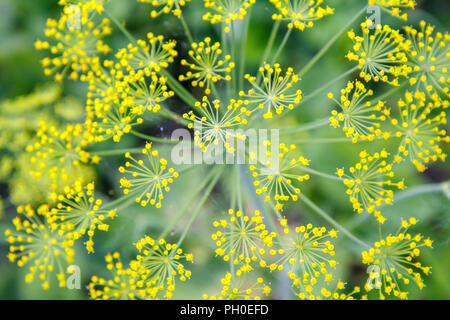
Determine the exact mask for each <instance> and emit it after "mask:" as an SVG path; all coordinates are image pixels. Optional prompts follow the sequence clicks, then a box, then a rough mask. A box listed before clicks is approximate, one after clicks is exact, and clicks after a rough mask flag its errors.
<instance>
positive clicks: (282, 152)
mask: <svg viewBox="0 0 450 320" xmlns="http://www.w3.org/2000/svg"><path fill="white" fill-rule="evenodd" d="M264 145H265V146H266V147H267V153H266V156H267V157H266V159H264V160H262V159H261V158H257V157H256V155H252V154H251V155H250V159H251V160H252V161H253V160H256V161H257V164H255V165H251V166H250V171H251V172H252V176H253V178H254V180H255V181H254V182H253V185H254V186H255V188H256V193H257V194H265V195H266V196H265V198H264V200H265V201H266V202H270V201H272V200H275V201H276V205H275V209H276V210H282V209H283V203H285V202H286V201H289V200H292V201H297V200H298V195H299V194H300V192H301V191H300V188H298V187H297V186H295V185H294V182H295V181H297V182H303V181H307V180H309V178H310V176H309V174H301V173H299V172H298V171H299V170H300V171H301V167H302V166H308V165H309V160H308V159H305V158H304V157H302V156H301V157H298V158H294V157H293V155H292V152H293V151H294V150H295V149H296V147H295V145H290V146H289V147H288V146H286V145H285V144H284V143H281V144H280V145H279V152H278V153H277V154H276V155H272V154H271V151H270V148H269V147H270V145H271V143H270V141H266V142H265V143H264ZM274 156H275V157H278V159H274V158H273V157H274Z"/></svg>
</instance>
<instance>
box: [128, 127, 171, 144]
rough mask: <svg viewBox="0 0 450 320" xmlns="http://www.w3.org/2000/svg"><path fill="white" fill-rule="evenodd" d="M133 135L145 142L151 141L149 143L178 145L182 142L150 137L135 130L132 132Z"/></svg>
mask: <svg viewBox="0 0 450 320" xmlns="http://www.w3.org/2000/svg"><path fill="white" fill-rule="evenodd" d="M131 134H133V135H135V136H136V137H138V138H141V139H144V140H149V141H153V142H159V143H169V144H177V143H179V142H180V141H178V140H172V139H166V138H160V137H153V136H149V135H146V134H144V133H140V132H137V131H134V130H131Z"/></svg>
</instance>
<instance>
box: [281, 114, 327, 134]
mask: <svg viewBox="0 0 450 320" xmlns="http://www.w3.org/2000/svg"><path fill="white" fill-rule="evenodd" d="M329 124H330V120H329V119H328V118H324V119H319V120H316V121H312V122H309V123H305V124H303V125H300V126H298V127H295V128H288V129H281V130H280V136H285V135H288V134H292V133H298V132H304V131H309V130H312V129H317V128H321V127H324V126H326V125H329Z"/></svg>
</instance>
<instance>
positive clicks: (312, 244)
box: [269, 219, 337, 293]
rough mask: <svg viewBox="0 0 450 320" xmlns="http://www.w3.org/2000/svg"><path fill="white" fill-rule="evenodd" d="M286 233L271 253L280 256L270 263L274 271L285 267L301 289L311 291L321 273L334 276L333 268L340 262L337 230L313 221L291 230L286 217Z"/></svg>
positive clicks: (325, 276)
mask: <svg viewBox="0 0 450 320" xmlns="http://www.w3.org/2000/svg"><path fill="white" fill-rule="evenodd" d="M280 224H281V226H282V228H283V233H282V234H284V236H282V235H281V234H280V237H279V238H277V239H278V240H277V242H276V245H277V247H278V249H272V250H270V251H269V253H270V254H271V255H273V256H277V257H278V258H277V260H276V261H275V262H274V263H271V264H270V265H269V269H270V270H271V271H274V270H279V271H282V270H285V268H286V269H287V274H288V276H289V278H290V279H291V280H292V281H293V285H294V286H297V287H298V288H300V290H301V291H304V292H307V293H311V292H312V289H313V287H314V285H315V284H316V283H317V280H318V279H319V277H322V276H323V280H324V281H325V282H331V281H332V280H333V274H332V270H331V269H330V268H335V267H336V265H337V262H336V260H334V259H333V257H334V255H335V251H334V245H333V244H332V243H331V241H330V240H331V239H332V238H336V237H337V231H336V230H334V229H331V230H329V231H327V229H326V228H325V227H320V228H318V227H314V226H313V225H312V224H307V225H306V226H300V227H296V228H295V230H294V231H293V230H291V228H290V227H289V226H288V222H287V220H286V219H282V220H280Z"/></svg>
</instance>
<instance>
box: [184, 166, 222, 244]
mask: <svg viewBox="0 0 450 320" xmlns="http://www.w3.org/2000/svg"><path fill="white" fill-rule="evenodd" d="M222 172H223V170H221V171H220V172H219V173H218V174H216V176H215V177H214V178H213V180H212V181H211V183H210V184H209V186H208V188H207V189H206V190H205V194H204V195H203V197H202V198H201V199H200V201H199V203H198V205H197V207H196V208H195V210H194V213H193V214H192V216H191V218H190V219H189V222H188V224H187V225H186V228H185V229H184V231H183V234H182V235H181V237H180V239H179V240H178V242H177V247H180V245H181V243H182V242H183V240H184V238H186V236H187V234H188V232H189V230H190V229H191V226H192V224H193V223H194V221H195V219H196V218H197V216H198V214H199V213H200V211H201V208H202V207H203V205H204V204H205V202H206V200H208V198H209V195H210V194H211V192H212V190H213V189H214V187H215V186H216V184H217V181H218V180H219V178H220V176H221V175H222Z"/></svg>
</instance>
